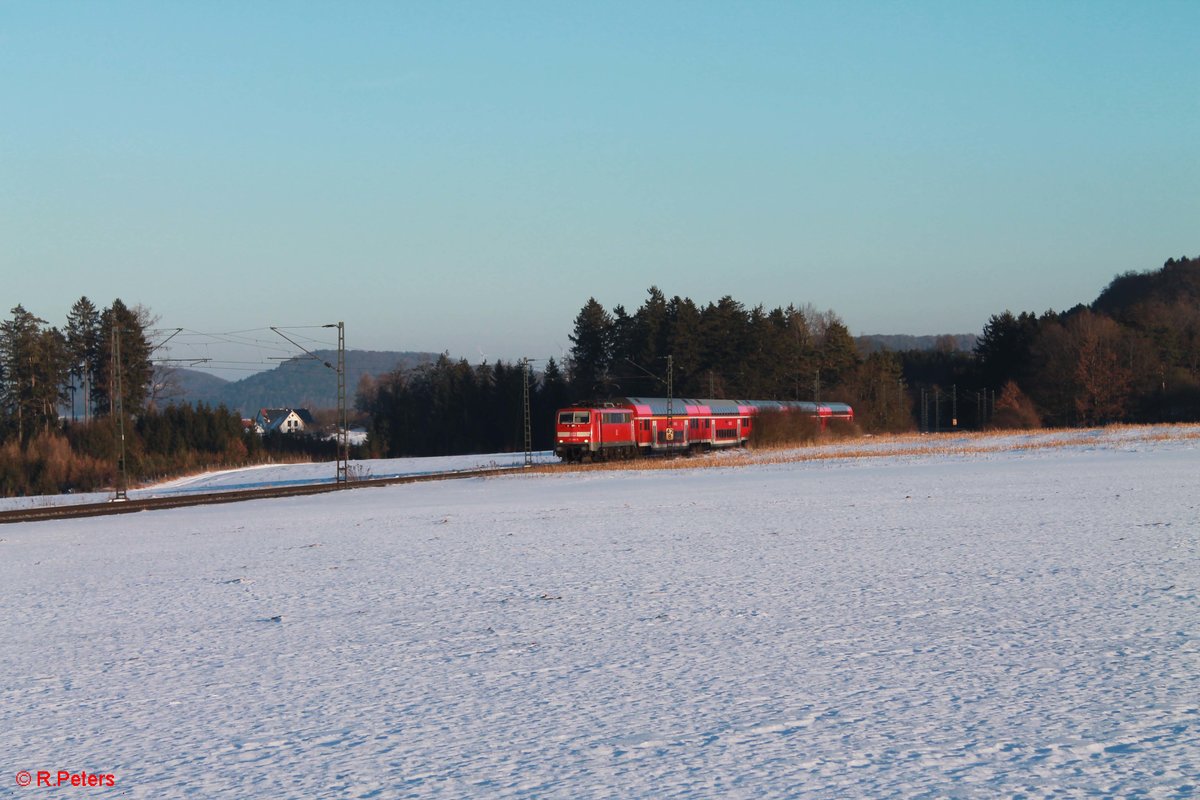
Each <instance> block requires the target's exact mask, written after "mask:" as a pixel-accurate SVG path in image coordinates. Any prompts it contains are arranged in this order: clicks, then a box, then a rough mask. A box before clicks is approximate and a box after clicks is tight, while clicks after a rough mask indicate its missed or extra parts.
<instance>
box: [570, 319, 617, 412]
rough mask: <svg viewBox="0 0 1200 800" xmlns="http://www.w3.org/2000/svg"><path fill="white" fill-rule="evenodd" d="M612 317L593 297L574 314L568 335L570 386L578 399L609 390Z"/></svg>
mask: <svg viewBox="0 0 1200 800" xmlns="http://www.w3.org/2000/svg"><path fill="white" fill-rule="evenodd" d="M612 330H613V320H612V317H611V316H609V314H608V312H607V311H605V310H604V306H602V305H600V304H599V303H598V302H596V298H594V297H590V298H588V301H587V304H586V305H584V307H583V308H582V309H581V310H580V312H579V314H578V316H576V317H575V331H574V333H572V334H571V336H570V339H571V344H572V347H571V388H572V389H573V390H574V391H575V396H576V398H577V399H579V400H583V399H586V398H594V397H599V396H603V395H605V394H606V393H607V391H608V385H609V368H610V366H611V364H612V349H611V348H612Z"/></svg>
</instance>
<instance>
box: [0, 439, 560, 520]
mask: <svg viewBox="0 0 1200 800" xmlns="http://www.w3.org/2000/svg"><path fill="white" fill-rule="evenodd" d="M532 456H533V462H534V463H535V464H547V463H558V459H557V458H556V457H555V456H554V453H553V452H550V451H544V452H535V453H533V454H532ZM524 463H525V454H524V453H523V452H522V453H491V454H486V455H467V456H443V457H438V458H381V459H366V460H361V461H359V460H351V461H350V462H348V469H349V470H350V474H351V477H352V478H354V479H371V478H396V477H403V476H410V475H433V474H441V473H446V472H462V471H467V470H479V469H501V468H504V467H517V466H521V465H523V464H524ZM335 473H336V462H333V461H326V462H318V463H311V464H309V463H305V464H259V465H256V466H252V467H240V468H237V469H226V470H216V471H213V472H205V473H201V474H199V475H190V476H187V477H184V478H177V479H175V480H170V481H163V482H161V483H157V484H152V485H150V486H146V487H142V488H136V489H130V490H129V492H128V496H129V497H130V498H131V499H135V500H140V499H145V498H150V497H171V496H177V495H182V494H192V493H197V492H216V491H222V492H232V491H240V490H243V489H260V488H264V487H270V486H301V485H308V484H320V483H333V482H334V481H335ZM112 496H113V493H112V492H111V491H110V492H80V493H78V494H63V495H42V496H36V497H4V498H0V511H4V510H9V509H19V508H44V507H49V506H55V505H72V504H80V503H103V502H107V501H108V500H111V499H112Z"/></svg>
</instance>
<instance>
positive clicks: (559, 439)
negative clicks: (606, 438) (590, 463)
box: [554, 406, 598, 461]
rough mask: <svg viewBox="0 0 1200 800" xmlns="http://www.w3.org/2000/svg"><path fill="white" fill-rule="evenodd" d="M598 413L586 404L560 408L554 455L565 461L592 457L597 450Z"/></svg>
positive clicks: (555, 428) (556, 424)
mask: <svg viewBox="0 0 1200 800" xmlns="http://www.w3.org/2000/svg"><path fill="white" fill-rule="evenodd" d="M596 420H597V414H596V412H595V410H594V409H591V408H586V407H584V406H571V407H570V408H560V409H559V410H558V417H557V418H556V421H555V423H554V455H556V456H558V457H559V458H561V459H562V460H563V461H583V460H584V458H585V457H586V458H588V459H590V458H591V456H592V453H594V452H595V450H596V442H597V438H598V434H597V432H596V430H595V426H596Z"/></svg>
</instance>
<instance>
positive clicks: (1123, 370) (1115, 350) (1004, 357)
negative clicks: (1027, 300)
mask: <svg viewBox="0 0 1200 800" xmlns="http://www.w3.org/2000/svg"><path fill="white" fill-rule="evenodd" d="M973 362H974V363H973V365H972V366H973V368H974V370H975V372H976V375H977V380H978V381H979V382H981V383H982V384H983V385H988V386H993V387H999V388H1000V391H1001V393H1002V398H1003V402H1000V401H997V405H998V407H999V411H1001V412H1003V416H1002V417H1001V419H1000V420H999V421H998V422H999V424H1004V425H1007V426H1015V425H1018V424H1019V425H1020V426H1023V427H1034V426H1037V425H1042V424H1044V425H1050V426H1080V425H1085V426H1086V425H1103V424H1107V423H1111V422H1184V421H1196V420H1200V259H1189V258H1186V257H1184V258H1181V259H1174V258H1172V259H1169V260H1168V261H1167V262H1166V263H1165V264H1164V265H1163V267H1162V268H1161V269H1159V270H1154V271H1149V272H1140V273H1139V272H1127V273H1124V274H1122V275H1118V276H1117V277H1116V278H1114V279H1113V280H1112V282H1111V283H1109V285H1108V286H1107V287H1106V288H1105V289H1104V290H1103V291H1102V292H1101V293H1100V295H1099V296H1098V297H1097V298H1096V300H1095V301H1094V302H1092V303H1091V304H1090V305H1087V306H1085V305H1078V306H1076V307H1074V308H1072V309H1069V310H1067V311H1064V312H1057V313H1056V312H1052V311H1047V312H1045V313H1042V314H1034V313H1032V312H1021V313H1018V314H1013V313H1012V312H1011V311H1004V312H1003V313H1000V314H996V315H993V316H992V317H991V318H990V319H989V320H988V322H987V324H986V325H985V326H984V328H983V335H982V336H981V337H980V339H979V342H978V344H977V346H976V348H975V351H974V353H973Z"/></svg>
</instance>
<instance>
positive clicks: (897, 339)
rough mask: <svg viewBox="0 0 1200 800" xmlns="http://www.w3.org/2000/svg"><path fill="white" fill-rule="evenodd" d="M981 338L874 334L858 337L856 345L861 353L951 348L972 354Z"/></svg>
mask: <svg viewBox="0 0 1200 800" xmlns="http://www.w3.org/2000/svg"><path fill="white" fill-rule="evenodd" d="M978 338H979V337H978V336H976V335H975V334H973V333H943V334H938V335H936V336H908V335H906V334H902V333H892V334H884V333H872V334H868V335H866V336H856V337H855V338H854V342H855V344H857V345H858V350H859V352H860V353H863V354H866V353H874V352H876V351H878V350H891V351H893V352H903V351H905V350H937V349H939V348H943V347H949V349H950V350H952V351H955V350H957V351H962V352H970V351H971V350H974V349H975V340H976V339H978Z"/></svg>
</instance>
